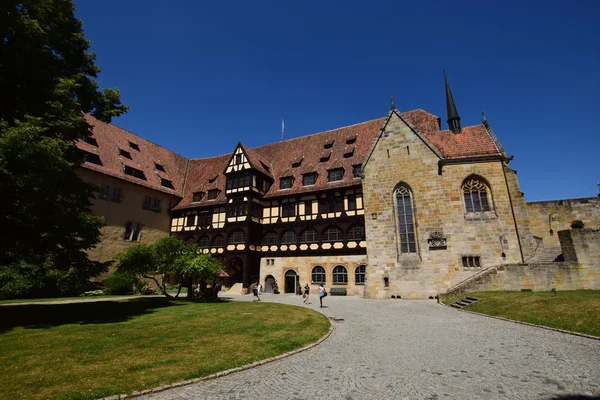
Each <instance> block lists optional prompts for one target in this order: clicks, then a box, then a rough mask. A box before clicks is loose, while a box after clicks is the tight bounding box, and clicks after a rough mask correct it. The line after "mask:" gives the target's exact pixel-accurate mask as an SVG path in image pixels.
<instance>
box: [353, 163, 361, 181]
mask: <svg viewBox="0 0 600 400" xmlns="http://www.w3.org/2000/svg"><path fill="white" fill-rule="evenodd" d="M361 174H362V165H360V164H358V165H353V166H352V176H353V177H355V178H360V177H361Z"/></svg>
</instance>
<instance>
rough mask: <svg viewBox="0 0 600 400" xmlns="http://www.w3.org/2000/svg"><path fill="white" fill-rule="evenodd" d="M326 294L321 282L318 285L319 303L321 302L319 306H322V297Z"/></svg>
mask: <svg viewBox="0 0 600 400" xmlns="http://www.w3.org/2000/svg"><path fill="white" fill-rule="evenodd" d="M325 296H327V292H326V291H325V288H324V287H323V284H322V283H321V284H320V285H319V303H320V304H321V308H323V297H325Z"/></svg>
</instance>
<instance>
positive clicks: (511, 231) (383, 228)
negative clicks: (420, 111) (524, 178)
mask: <svg viewBox="0 0 600 400" xmlns="http://www.w3.org/2000/svg"><path fill="white" fill-rule="evenodd" d="M440 160H441V157H440V156H439V155H438V154H437V153H436V152H435V151H434V150H433V149H432V147H431V146H430V145H429V144H428V143H427V141H426V140H425V139H424V138H422V137H421V136H420V135H418V134H417V133H416V131H415V130H414V129H413V128H412V127H411V126H410V124H409V123H408V122H406V121H405V120H403V119H402V118H401V117H400V116H399V115H398V114H397V113H395V112H392V113H391V115H390V119H389V121H388V123H387V125H386V126H385V128H384V130H383V132H382V134H381V136H380V138H379V139H378V141H377V142H376V145H375V146H374V148H373V151H372V153H371V155H370V157H369V159H368V160H367V162H366V163H365V165H364V172H363V173H364V179H363V192H364V197H365V225H366V231H367V254H368V267H367V283H366V285H365V289H364V290H365V294H364V296H365V297H366V298H389V297H391V295H396V296H397V295H400V296H402V298H428V297H429V296H436V295H437V294H438V293H440V292H445V291H446V289H448V288H449V287H452V286H453V285H455V284H457V283H459V282H460V281H462V280H464V279H466V278H468V277H469V276H471V275H472V274H475V273H477V272H478V271H479V270H481V269H482V268H486V267H488V266H492V265H499V264H502V263H506V262H515V263H516V262H521V261H522V256H521V251H520V244H519V239H518V236H517V227H518V226H519V225H521V226H522V231H521V232H520V233H521V234H522V235H524V236H526V235H527V234H528V232H527V229H526V227H527V220H526V218H527V216H526V214H523V213H522V215H521V216H520V217H522V219H521V220H517V225H515V218H514V217H513V216H514V215H515V213H514V212H513V207H514V205H515V204H517V205H518V206H519V207H522V206H523V204H524V202H523V200H522V195H521V192H520V191H519V190H518V186H516V185H518V183H516V179H514V180H513V181H512V182H510V183H509V182H507V178H505V171H504V170H503V169H504V168H506V169H508V168H507V167H506V166H505V164H504V161H502V159H501V158H498V159H496V160H490V161H479V162H476V161H473V162H463V163H452V164H448V165H443V167H442V168H441V171H440V166H439V162H440ZM440 172H441V173H440ZM510 173H511V172H508V174H510ZM470 176H477V177H480V178H483V179H484V180H485V181H486V182H487V184H488V185H489V189H490V196H491V203H492V210H491V211H488V212H481V213H470V212H467V211H466V209H465V202H464V199H463V195H462V190H461V187H462V185H463V182H464V181H465V179H467V178H468V177H470ZM400 183H404V184H406V185H408V187H410V189H411V191H412V199H413V204H414V216H415V217H414V218H415V229H416V237H417V251H416V252H415V253H402V252H401V251H400V246H399V238H398V215H397V212H396V205H395V197H394V191H395V190H396V188H397V187H398V185H399V184H400ZM515 183H516V185H515ZM511 185H512V186H513V190H512V191H511V193H510V195H509V192H508V188H509V187H510V186H511ZM511 199H512V203H513V204H511ZM435 232H439V233H441V234H442V235H443V237H444V238H445V239H446V243H447V248H446V249H436V248H430V243H429V240H430V238H431V236H432V234H433V233H435ZM523 241H525V239H524V240H523ZM503 254H504V257H503ZM470 256H475V257H479V260H480V266H479V267H465V266H464V263H463V257H470Z"/></svg>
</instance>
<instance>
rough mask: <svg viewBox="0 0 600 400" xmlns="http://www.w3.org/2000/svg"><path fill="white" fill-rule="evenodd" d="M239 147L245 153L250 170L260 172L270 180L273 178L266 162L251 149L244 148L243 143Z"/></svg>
mask: <svg viewBox="0 0 600 400" xmlns="http://www.w3.org/2000/svg"><path fill="white" fill-rule="evenodd" d="M240 147H241V148H242V150H243V151H244V152H245V153H246V156H247V157H248V161H249V162H250V166H252V168H254V169H256V170H258V171H260V172H262V173H263V174H265V175H267V176H270V177H271V178H272V177H273V174H272V173H271V167H269V163H268V162H267V161H265V160H263V159H262V158H261V157H260V155H258V154H256V152H255V151H254V150H253V149H251V148H249V147H246V146H245V145H244V144H243V143H240Z"/></svg>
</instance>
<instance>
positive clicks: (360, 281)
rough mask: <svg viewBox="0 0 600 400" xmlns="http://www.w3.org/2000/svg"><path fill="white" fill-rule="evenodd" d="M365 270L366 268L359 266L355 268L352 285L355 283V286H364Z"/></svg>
mask: <svg viewBox="0 0 600 400" xmlns="http://www.w3.org/2000/svg"><path fill="white" fill-rule="evenodd" d="M366 270H367V267H365V266H364V265H359V266H358V267H356V269H355V270H354V283H356V284H357V285H364V284H365V273H366Z"/></svg>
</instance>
